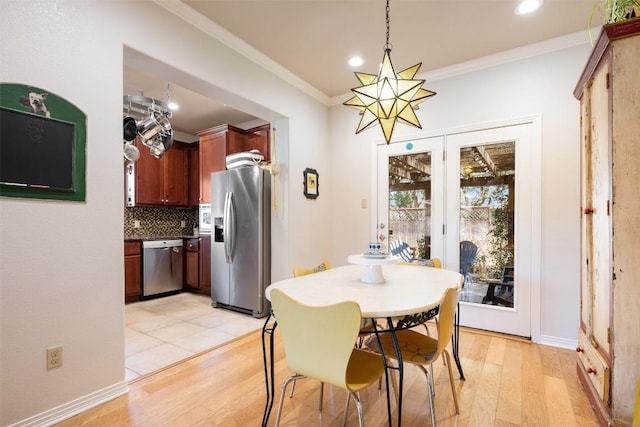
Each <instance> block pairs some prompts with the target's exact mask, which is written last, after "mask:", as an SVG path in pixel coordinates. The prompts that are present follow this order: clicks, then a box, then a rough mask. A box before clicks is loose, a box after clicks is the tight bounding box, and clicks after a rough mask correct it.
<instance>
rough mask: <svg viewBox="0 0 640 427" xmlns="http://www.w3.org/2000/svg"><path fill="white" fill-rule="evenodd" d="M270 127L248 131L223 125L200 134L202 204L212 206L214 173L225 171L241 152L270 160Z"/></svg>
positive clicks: (263, 126)
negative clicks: (228, 159) (255, 152)
mask: <svg viewBox="0 0 640 427" xmlns="http://www.w3.org/2000/svg"><path fill="white" fill-rule="evenodd" d="M269 136H270V125H262V126H257V127H255V128H251V129H248V130H243V129H239V128H236V127H234V126H231V125H221V126H216V127H213V128H210V129H206V130H203V131H200V132H198V137H199V138H200V142H199V147H198V149H199V156H198V161H199V173H200V180H199V184H200V185H199V187H200V188H199V191H200V197H199V203H211V173H212V172H219V171H223V170H225V169H226V168H227V167H226V157H227V156H228V155H229V154H235V153H240V152H242V151H249V150H254V149H255V150H259V151H260V153H262V155H263V156H264V159H265V160H267V161H268V160H269V159H270V139H269Z"/></svg>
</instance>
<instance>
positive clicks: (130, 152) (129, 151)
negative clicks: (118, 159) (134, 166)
mask: <svg viewBox="0 0 640 427" xmlns="http://www.w3.org/2000/svg"><path fill="white" fill-rule="evenodd" d="M122 152H123V154H124V158H125V159H127V160H128V161H130V162H135V161H136V160H138V159H139V158H140V150H138V147H136V146H135V145H134V144H131V143H128V142H125V143H124V145H123V147H122Z"/></svg>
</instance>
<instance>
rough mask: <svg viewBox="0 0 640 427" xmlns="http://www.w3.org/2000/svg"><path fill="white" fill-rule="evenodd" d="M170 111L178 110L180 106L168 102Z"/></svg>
mask: <svg viewBox="0 0 640 427" xmlns="http://www.w3.org/2000/svg"><path fill="white" fill-rule="evenodd" d="M168 107H169V109H170V110H177V109H179V108H180V106H179V105H178V104H176V103H175V102H170V103H169V105H168Z"/></svg>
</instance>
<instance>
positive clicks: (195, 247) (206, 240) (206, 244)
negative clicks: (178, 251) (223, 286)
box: [184, 236, 211, 295]
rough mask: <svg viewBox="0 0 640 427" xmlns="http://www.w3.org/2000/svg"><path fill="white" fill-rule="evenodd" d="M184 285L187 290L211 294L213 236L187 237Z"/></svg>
mask: <svg viewBox="0 0 640 427" xmlns="http://www.w3.org/2000/svg"><path fill="white" fill-rule="evenodd" d="M184 245H185V252H184V254H185V255H184V256H185V258H184V287H185V289H186V290H189V291H192V292H198V293H202V294H207V295H210V294H211V238H210V237H209V236H200V237H199V238H189V239H185V243H184Z"/></svg>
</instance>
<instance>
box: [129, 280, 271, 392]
mask: <svg viewBox="0 0 640 427" xmlns="http://www.w3.org/2000/svg"><path fill="white" fill-rule="evenodd" d="M264 321H265V319H256V318H254V317H251V316H250V315H246V314H241V313H236V312H234V311H230V310H225V309H217V308H212V307H211V298H210V297H208V296H206V295H198V294H192V293H188V292H185V293H180V294H177V295H172V296H168V297H163V298H157V299H152V300H147V301H140V302H134V303H130V304H127V305H126V306H125V353H126V362H125V366H126V373H127V380H128V381H131V380H133V379H135V378H138V377H140V376H143V375H147V374H149V373H151V372H154V371H157V370H159V369H161V368H164V367H166V366H169V365H171V364H173V363H176V362H178V361H180V360H184V359H187V358H189V357H191V356H193V355H195V354H199V353H202V352H204V351H207V350H209V349H211V348H213V347H217V346H219V345H221V344H224V343H226V342H228V341H230V340H233V339H234V338H237V337H240V336H243V335H246V334H248V333H250V332H253V331H255V330H257V329H260V328H262V325H263V324H264Z"/></svg>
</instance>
